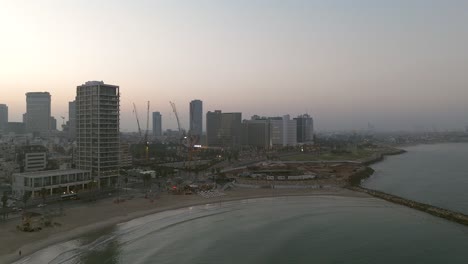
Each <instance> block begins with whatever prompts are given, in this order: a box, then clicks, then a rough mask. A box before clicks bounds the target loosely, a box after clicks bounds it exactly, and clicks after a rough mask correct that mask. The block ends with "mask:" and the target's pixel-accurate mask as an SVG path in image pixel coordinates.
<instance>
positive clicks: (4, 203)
mask: <svg viewBox="0 0 468 264" xmlns="http://www.w3.org/2000/svg"><path fill="white" fill-rule="evenodd" d="M7 201H8V196H7V194H6V192H3V196H2V210H3V219H6V218H8V213H7V212H5V210H6V207H7Z"/></svg>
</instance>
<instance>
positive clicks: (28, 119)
mask: <svg viewBox="0 0 468 264" xmlns="http://www.w3.org/2000/svg"><path fill="white" fill-rule="evenodd" d="M24 122H25V124H26V131H27V132H30V133H40V135H41V136H48V135H49V130H50V94H49V93H48V92H31V93H26V114H25V115H24Z"/></svg>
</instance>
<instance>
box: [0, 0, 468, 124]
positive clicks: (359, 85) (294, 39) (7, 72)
mask: <svg viewBox="0 0 468 264" xmlns="http://www.w3.org/2000/svg"><path fill="white" fill-rule="evenodd" d="M467 24H468V1H457V0H453V1H443V0H440V1H431V0H424V1H423V0H413V1H407V0H392V1H379V0H348V1H346V0H342V1H339V0H333V1H331V0H330V1H325V0H324V1H313V0H310V1H299V0H297V1H294V0H290V1H280V0H268V1H267V0H236V1H223V0H212V1H206V0H198V1H193V0H190V1H178V0H168V1H156V0H155V1H143V0H132V1H120V0H101V1H96V0H79V1H78V0H76V1H72V0H54V1H51V0H41V1H35V0H31V1H22V0H12V1H10V0H0V34H1V36H2V37H1V41H0V103H4V104H7V105H8V107H9V112H10V115H9V116H10V120H11V121H21V119H22V114H23V113H24V112H25V110H26V97H25V93H26V92H33V91H48V92H50V93H51V95H52V114H53V115H54V116H55V117H56V118H57V120H58V124H59V125H60V124H61V123H62V120H61V118H60V116H65V117H67V116H68V102H69V101H72V100H73V99H74V97H75V94H76V86H78V85H81V84H83V83H85V82H86V81H89V80H103V81H104V82H105V83H109V84H114V85H119V86H120V90H121V131H136V130H137V125H136V120H135V118H134V116H133V112H132V103H135V104H136V105H137V107H138V109H139V110H138V112H139V114H140V119H143V120H144V119H145V106H146V102H147V101H150V102H151V103H150V104H151V107H150V109H151V111H159V112H161V113H162V115H163V128H164V129H166V128H172V129H174V128H176V126H177V125H176V119H175V116H174V114H173V113H172V109H171V107H170V104H169V101H173V102H175V104H176V105H177V108H178V111H179V114H180V118H181V122H182V127H183V128H186V129H188V116H189V115H188V111H189V102H190V101H191V100H193V99H200V100H202V101H203V104H204V105H203V108H204V109H203V110H204V112H205V113H206V111H213V110H218V109H220V110H222V111H223V112H242V117H243V118H244V119H249V118H250V117H251V116H252V115H254V114H257V115H263V116H278V115H284V114H290V115H291V116H296V115H299V114H303V113H309V114H310V115H312V116H313V117H314V120H315V127H316V129H317V130H321V131H324V130H362V129H366V128H367V126H368V123H369V122H370V123H371V124H372V125H373V126H374V127H375V129H376V130H386V131H389V130H426V129H437V130H445V129H462V128H464V127H465V126H466V125H468V102H467V99H468V49H467V48H466V47H468V27H467V26H466V25H467ZM66 119H67V118H66ZM143 123H145V121H143ZM150 127H151V124H150Z"/></svg>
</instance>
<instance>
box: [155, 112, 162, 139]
mask: <svg viewBox="0 0 468 264" xmlns="http://www.w3.org/2000/svg"><path fill="white" fill-rule="evenodd" d="M153 136H154V137H160V136H162V116H161V113H159V112H153Z"/></svg>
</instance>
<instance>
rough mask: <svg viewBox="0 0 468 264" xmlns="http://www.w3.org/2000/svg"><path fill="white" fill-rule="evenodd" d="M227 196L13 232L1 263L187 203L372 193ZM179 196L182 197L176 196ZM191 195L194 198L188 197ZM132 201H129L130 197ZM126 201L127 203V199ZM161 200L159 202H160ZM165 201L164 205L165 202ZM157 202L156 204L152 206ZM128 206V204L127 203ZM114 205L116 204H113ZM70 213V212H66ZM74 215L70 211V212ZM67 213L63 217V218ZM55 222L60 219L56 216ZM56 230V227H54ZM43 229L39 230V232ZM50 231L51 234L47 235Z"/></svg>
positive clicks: (241, 192)
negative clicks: (33, 230)
mask: <svg viewBox="0 0 468 264" xmlns="http://www.w3.org/2000/svg"><path fill="white" fill-rule="evenodd" d="M226 194H227V195H226V196H221V197H213V198H209V199H206V198H202V197H200V196H198V195H194V196H174V195H169V194H164V195H161V198H160V199H158V200H155V203H154V204H153V207H152V208H151V207H149V208H145V209H143V210H134V211H131V212H128V213H125V212H123V213H122V214H120V215H114V216H111V217H109V218H106V215H105V213H103V214H101V215H100V216H99V218H101V219H100V220H98V221H97V222H95V223H88V224H82V225H80V224H76V225H75V226H73V225H68V228H67V226H66V224H67V223H63V226H65V227H64V228H51V229H52V230H51V229H43V230H42V231H40V232H35V233H24V232H21V231H16V230H15V232H14V233H16V235H19V236H20V237H17V238H16V241H15V242H16V243H10V242H11V241H2V242H1V243H0V245H1V246H0V249H3V250H2V251H7V252H1V254H2V255H1V256H0V263H12V262H15V261H18V260H20V259H24V258H26V257H28V256H30V255H32V254H34V253H35V252H37V251H40V250H42V249H45V248H47V247H49V246H52V245H54V244H58V243H61V242H64V241H68V240H72V239H76V238H78V237H81V236H83V235H86V234H89V233H91V232H94V231H98V230H101V229H104V228H108V227H112V226H115V225H117V224H120V223H124V222H128V221H131V220H133V219H137V218H140V217H144V216H147V215H151V214H156V213H160V212H163V211H169V210H177V209H181V208H186V207H190V206H196V205H204V204H212V203H222V202H231V201H239V200H248V199H258V198H268V197H287V196H339V197H360V198H371V197H372V196H371V195H368V194H364V193H361V192H356V191H353V190H349V189H344V188H337V189H332V190H326V189H325V190H288V189H285V190H276V189H275V190H274V191H272V190H263V191H260V192H259V190H246V189H236V190H232V191H227V192H226ZM169 197H171V198H173V201H168V200H169V199H170V198H169ZM178 198H182V199H178ZM190 198H194V199H190ZM130 201H132V200H130ZM130 201H129V202H130ZM141 201H143V202H148V200H146V199H144V198H135V199H133V201H132V202H133V203H138V202H141ZM159 201H161V203H159ZM164 202H166V204H165V203H164ZM109 203H111V204H113V203H112V201H111V200H110V199H109V200H107V201H102V202H101V203H99V204H93V205H91V206H89V205H84V206H83V207H88V206H89V207H90V208H93V207H94V208H99V207H102V206H109ZM125 203H127V202H124V203H122V204H125ZM113 205H115V206H119V205H118V204H113ZM154 205H156V206H154ZM158 205H159V206H158ZM130 206H131V205H130ZM114 208H115V207H114ZM73 209H76V208H71V209H69V210H70V211H72V210H73ZM68 215H70V213H68ZM71 215H73V213H71ZM66 217H67V215H66V216H64V217H62V218H66ZM57 220H58V221H60V220H61V219H59V218H57ZM7 225H9V226H10V228H11V225H12V224H11V223H8V224H7ZM54 229H55V230H54ZM41 232H42V233H41ZM48 233H52V234H48ZM31 234H32V235H36V237H39V238H36V239H37V240H36V241H34V242H30V243H27V242H25V243H22V245H21V246H20V247H19V248H18V247H17V246H15V244H18V242H22V241H27V240H28V238H30V237H31V236H30V235H31ZM20 249H21V251H22V255H21V256H19V255H18V250H20Z"/></svg>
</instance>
